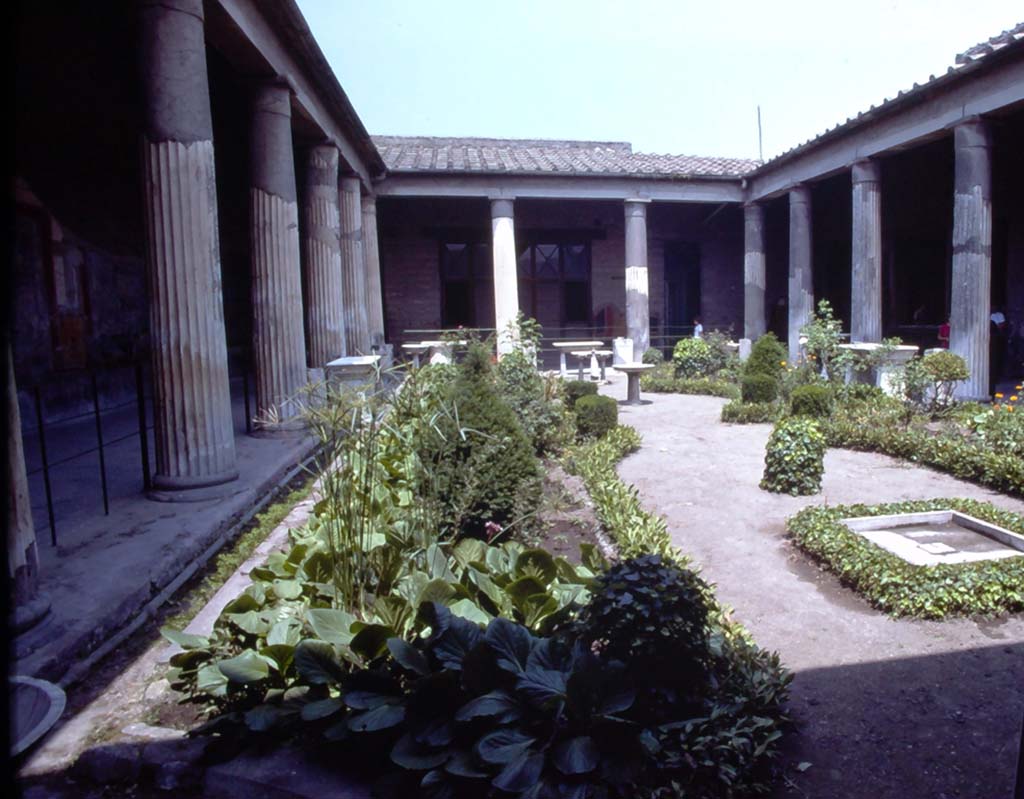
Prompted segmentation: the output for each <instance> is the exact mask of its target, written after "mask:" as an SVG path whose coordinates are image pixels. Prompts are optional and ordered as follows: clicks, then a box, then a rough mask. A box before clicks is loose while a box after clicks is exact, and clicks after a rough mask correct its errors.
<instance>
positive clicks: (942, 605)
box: [786, 499, 1024, 619]
mask: <svg viewBox="0 0 1024 799" xmlns="http://www.w3.org/2000/svg"><path fill="white" fill-rule="evenodd" d="M944 509H950V510H958V511H961V512H962V513H966V514H969V515H971V516H975V517H977V518H979V519H982V520H984V521H988V522H992V523H993V524H998V525H999V526H1000V527H1005V528H1006V529H1008V530H1012V531H1013V532H1016V533H1024V517H1022V516H1020V515H1019V514H1016V513H1011V512H1010V511H1004V510H1000V509H999V508H996V507H994V506H993V505H990V504H989V503H987V502H979V501H977V500H971V499H930V500H923V501H921V500H919V501H912V502H896V503H891V504H886V505H837V506H831V507H822V506H815V507H810V508H805V509H804V510H802V511H800V512H799V513H797V514H796V515H795V516H792V517H791V518H789V519H787V520H786V529H787V531H788V533H789V535H790V537H791V538H792V539H793V541H794V542H795V543H796V545H797V546H799V547H800V548H801V549H803V550H804V551H805V552H807V553H808V554H809V555H811V557H813V558H814V559H815V560H817V561H818V562H820V563H821V564H823V565H824V566H825V568H827V569H828V570H829V571H831V572H833V573H834V574H836V575H837V576H838V577H839V579H840V581H841V582H842V583H843V584H844V585H847V586H849V587H850V588H852V589H853V590H854V591H856V592H857V593H858V594H860V595H861V596H863V597H864V598H865V599H866V600H867V601H868V602H870V603H871V604H872V605H873V606H874V607H876V608H878V609H879V610H883V611H885V612H886V613H888V614H889V615H891V616H897V617H898V616H914V617H918V618H924V619H943V618H947V617H950V616H965V615H978V614H997V613H1006V612H1011V613H1012V612H1017V611H1020V610H1024V557H1020V558H1008V559H1006V560H998V561H980V562H975V563H961V564H941V565H937V566H913V565H911V564H909V563H907V562H906V561H904V560H903V559H901V558H899V557H897V556H896V555H894V554H892V553H891V552H887V551H886V550H884V549H882V548H881V547H879V546H876V545H874V544H872V543H871V542H870V541H868V540H867V539H866V538H863V537H862V536H860V535H857V534H856V533H854V532H853V531H851V530H849V529H848V528H847V527H846V526H845V525H844V524H842V522H841V521H840V519H844V518H849V517H853V516H882V515H886V514H892V513H919V512H922V511H932V510H944Z"/></svg>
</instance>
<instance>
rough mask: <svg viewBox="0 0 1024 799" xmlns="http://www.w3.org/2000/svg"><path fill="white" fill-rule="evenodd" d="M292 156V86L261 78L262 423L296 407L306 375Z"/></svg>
mask: <svg viewBox="0 0 1024 799" xmlns="http://www.w3.org/2000/svg"><path fill="white" fill-rule="evenodd" d="M294 164H295V162H294V157H293V154H292V126H291V94H290V91H289V89H288V87H287V86H285V85H283V84H280V83H268V84H264V85H263V86H261V87H259V89H258V90H257V92H256V97H255V102H254V104H253V118H252V162H251V172H250V177H251V180H252V184H251V187H250V191H249V202H250V206H249V207H250V238H251V246H252V306H253V307H252V315H253V320H252V321H253V349H254V353H255V358H254V360H255V365H256V408H257V410H256V419H257V424H258V426H259V427H260V428H262V429H264V430H271V429H274V428H276V427H278V426H280V425H282V424H284V423H286V422H287V421H288V420H290V419H293V418H294V417H296V416H297V415H298V414H299V412H300V411H301V407H302V399H301V397H300V396H299V395H300V392H301V389H302V387H303V386H304V385H305V382H306V342H305V337H304V335H303V329H302V328H303V321H302V278H301V275H300V273H299V268H300V267H299V209H298V203H297V202H296V191H295V165H294Z"/></svg>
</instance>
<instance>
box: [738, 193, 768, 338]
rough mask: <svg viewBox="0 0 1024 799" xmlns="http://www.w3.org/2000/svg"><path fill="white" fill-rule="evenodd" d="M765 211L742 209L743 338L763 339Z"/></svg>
mask: <svg viewBox="0 0 1024 799" xmlns="http://www.w3.org/2000/svg"><path fill="white" fill-rule="evenodd" d="M764 281H765V255H764V207H763V206H761V205H758V204H757V203H749V204H747V205H744V206H743V337H744V338H748V339H750V340H751V341H756V340H757V339H759V338H760V337H761V336H763V335H764V331H765V329H766V327H765V319H764Z"/></svg>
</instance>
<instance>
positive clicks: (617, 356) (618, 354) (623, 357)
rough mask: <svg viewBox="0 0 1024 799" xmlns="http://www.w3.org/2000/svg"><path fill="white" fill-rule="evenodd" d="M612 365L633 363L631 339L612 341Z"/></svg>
mask: <svg viewBox="0 0 1024 799" xmlns="http://www.w3.org/2000/svg"><path fill="white" fill-rule="evenodd" d="M612 352H613V353H614V355H613V356H612V365H614V366H618V365H619V364H623V363H633V339H631V338H617V339H615V340H614V341H612Z"/></svg>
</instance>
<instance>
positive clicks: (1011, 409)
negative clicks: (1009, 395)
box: [1006, 405, 1013, 413]
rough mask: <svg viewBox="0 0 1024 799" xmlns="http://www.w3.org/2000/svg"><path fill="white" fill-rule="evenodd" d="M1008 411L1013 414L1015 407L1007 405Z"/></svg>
mask: <svg viewBox="0 0 1024 799" xmlns="http://www.w3.org/2000/svg"><path fill="white" fill-rule="evenodd" d="M1006 410H1008V411H1009V412H1010V413H1013V406H1012V405H1007V406H1006Z"/></svg>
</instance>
